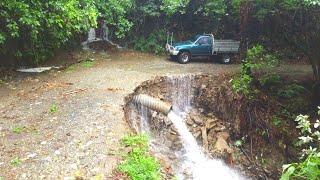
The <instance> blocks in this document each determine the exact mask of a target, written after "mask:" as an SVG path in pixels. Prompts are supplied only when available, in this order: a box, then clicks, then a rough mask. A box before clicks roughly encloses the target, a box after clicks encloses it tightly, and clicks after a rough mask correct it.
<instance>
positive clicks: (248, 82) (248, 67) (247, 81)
mask: <svg viewBox="0 0 320 180" xmlns="http://www.w3.org/2000/svg"><path fill="white" fill-rule="evenodd" d="M277 64H278V59H277V58H276V57H275V56H274V55H272V54H268V53H267V52H266V50H265V49H264V48H263V46H261V45H256V46H254V47H252V48H251V49H248V51H247V57H246V59H245V60H244V61H243V63H242V65H241V74H240V77H237V78H235V79H233V80H232V81H231V84H232V89H233V90H234V91H235V92H236V93H242V94H244V95H245V96H247V97H249V98H252V97H253V94H254V93H255V92H256V90H255V89H254V87H253V86H252V83H253V81H254V80H255V79H256V77H255V76H254V71H257V70H261V69H262V68H263V69H264V70H267V69H270V68H273V67H275V66H276V65H277ZM275 78H276V77H275ZM268 80H269V79H266V78H265V79H264V81H265V82H263V81H262V82H263V83H267V81H268Z"/></svg>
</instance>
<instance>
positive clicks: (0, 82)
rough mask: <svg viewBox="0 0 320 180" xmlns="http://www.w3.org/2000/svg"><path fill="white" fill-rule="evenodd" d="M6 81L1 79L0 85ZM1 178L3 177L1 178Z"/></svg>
mask: <svg viewBox="0 0 320 180" xmlns="http://www.w3.org/2000/svg"><path fill="white" fill-rule="evenodd" d="M4 83H5V81H4V80H3V79H0V85H1V84H4ZM0 180H1V179H0Z"/></svg>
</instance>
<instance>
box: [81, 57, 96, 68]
mask: <svg viewBox="0 0 320 180" xmlns="http://www.w3.org/2000/svg"><path fill="white" fill-rule="evenodd" d="M93 65H94V62H93V59H90V58H88V59H86V60H84V61H82V62H81V66H82V67H85V68H91V67H92V66H93Z"/></svg>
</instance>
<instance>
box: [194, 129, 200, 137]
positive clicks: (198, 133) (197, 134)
mask: <svg viewBox="0 0 320 180" xmlns="http://www.w3.org/2000/svg"><path fill="white" fill-rule="evenodd" d="M200 135H201V131H200V130H198V131H196V132H195V133H193V136H194V137H195V138H196V139H198V137H199V136H200Z"/></svg>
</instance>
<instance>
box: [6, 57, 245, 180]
mask: <svg viewBox="0 0 320 180" xmlns="http://www.w3.org/2000/svg"><path fill="white" fill-rule="evenodd" d="M74 58H75V59H76V60H82V59H87V58H92V59H94V61H93V63H78V64H75V65H72V66H71V67H69V68H67V69H65V70H59V71H58V70H53V71H50V72H46V73H41V74H22V73H21V74H15V75H14V77H13V79H12V80H10V81H7V82H4V83H2V84H0V102H1V104H0V137H1V139H0V179H1V178H2V179H74V178H75V177H83V178H85V179H91V178H94V179H110V177H111V174H112V171H113V169H114V168H115V167H116V165H117V164H118V163H119V161H120V160H121V159H120V158H121V146H120V144H119V140H120V139H121V137H123V136H124V135H125V134H127V133H130V129H129V127H128V125H127V123H126V122H125V121H124V117H123V116H124V113H123V109H122V106H123V104H124V101H123V99H124V97H125V96H126V95H128V94H129V93H131V92H132V91H133V89H134V88H135V87H136V86H138V85H139V84H140V83H141V82H143V81H146V80H148V79H152V78H154V77H155V76H163V75H174V74H190V73H192V74H196V73H214V74H219V73H224V72H226V71H234V70H237V69H239V68H238V67H239V66H238V65H222V64H219V63H213V62H210V61H203V60H202V61H200V62H199V61H197V62H192V63H189V64H186V65H181V64H178V63H176V62H172V61H169V60H168V59H166V57H161V56H153V55H148V54H142V53H137V52H131V51H123V52H117V53H110V54H107V53H93V52H80V53H78V54H76V55H75V57H74Z"/></svg>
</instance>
